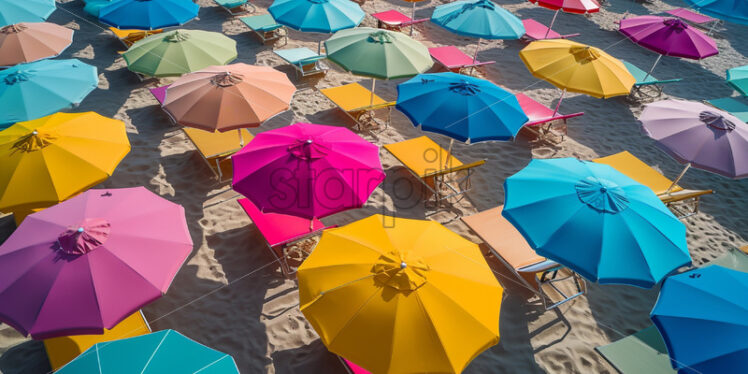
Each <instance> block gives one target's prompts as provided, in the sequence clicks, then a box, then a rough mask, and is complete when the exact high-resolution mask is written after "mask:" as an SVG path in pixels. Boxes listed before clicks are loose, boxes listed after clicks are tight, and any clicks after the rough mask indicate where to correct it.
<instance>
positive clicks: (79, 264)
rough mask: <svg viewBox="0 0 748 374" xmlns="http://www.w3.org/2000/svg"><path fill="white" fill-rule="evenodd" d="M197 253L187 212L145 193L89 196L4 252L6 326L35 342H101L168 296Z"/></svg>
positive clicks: (1, 299)
mask: <svg viewBox="0 0 748 374" xmlns="http://www.w3.org/2000/svg"><path fill="white" fill-rule="evenodd" d="M191 251H192V239H191V237H190V233H189V230H188V229H187V222H186V220H185V216H184V208H182V206H180V205H177V204H174V203H172V202H170V201H167V200H164V199H162V198H161V197H159V196H157V195H155V194H154V193H152V192H150V191H148V190H146V189H145V188H143V187H135V188H122V189H108V190H90V191H87V192H84V193H83V194H81V195H79V196H76V197H74V198H72V199H70V200H68V201H65V202H63V203H61V204H58V205H55V206H53V207H50V208H47V209H45V210H43V211H41V212H37V213H34V214H31V215H29V216H28V217H27V218H26V220H24V222H23V223H22V224H21V225H20V227H19V228H18V229H17V230H16V231H15V232H13V234H12V235H11V236H10V238H8V240H6V241H5V243H3V244H2V245H1V246H0V320H2V321H3V322H5V323H7V324H8V325H10V326H12V327H14V328H15V329H16V330H18V331H19V332H21V333H22V334H24V335H26V334H31V336H32V337H33V338H35V339H46V338H50V337H55V336H65V335H77V334H101V333H103V332H104V329H105V328H106V329H111V328H112V327H114V326H115V325H116V324H117V323H119V322H120V321H121V320H122V319H124V318H125V317H127V316H129V315H130V314H132V313H133V312H135V311H136V310H138V309H140V308H141V307H142V306H143V305H145V304H148V303H150V302H151V301H153V300H155V299H158V298H159V297H161V295H163V294H164V293H166V290H167V289H168V288H169V285H170V284H171V281H172V279H173V278H174V276H175V275H176V273H177V271H178V270H179V268H180V267H181V266H182V263H183V262H184V261H185V259H187V255H189V254H190V252H191Z"/></svg>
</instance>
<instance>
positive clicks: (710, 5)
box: [686, 0, 748, 25]
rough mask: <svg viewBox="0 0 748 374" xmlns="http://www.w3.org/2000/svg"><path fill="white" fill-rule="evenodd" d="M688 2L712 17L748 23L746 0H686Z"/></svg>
mask: <svg viewBox="0 0 748 374" xmlns="http://www.w3.org/2000/svg"><path fill="white" fill-rule="evenodd" d="M686 3H688V4H689V5H691V6H692V7H694V8H696V9H698V10H699V12H701V13H704V14H707V15H710V16H712V17H716V18H719V19H723V20H726V21H730V22H733V23H738V24H741V25H748V2H746V1H745V0H686Z"/></svg>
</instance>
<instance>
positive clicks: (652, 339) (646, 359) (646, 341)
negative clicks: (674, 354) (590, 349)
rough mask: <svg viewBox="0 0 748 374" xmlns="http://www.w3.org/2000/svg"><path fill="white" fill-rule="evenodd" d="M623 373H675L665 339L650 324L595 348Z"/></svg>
mask: <svg viewBox="0 0 748 374" xmlns="http://www.w3.org/2000/svg"><path fill="white" fill-rule="evenodd" d="M595 349H596V350H597V352H598V353H600V355H601V356H603V357H604V358H605V359H606V360H608V362H610V364H611V365H613V367H615V368H616V369H617V370H618V371H619V372H621V373H622V374H675V373H676V370H675V369H673V367H672V366H671V365H670V356H669V355H668V353H667V347H666V346H665V341H664V340H663V339H662V336H661V335H660V332H659V331H658V330H657V328H656V327H655V326H649V327H647V328H646V329H644V330H641V331H639V332H637V333H635V334H633V335H629V336H627V337H625V338H623V339H620V340H618V341H616V342H613V343H610V344H607V345H602V346H599V347H596V348H595Z"/></svg>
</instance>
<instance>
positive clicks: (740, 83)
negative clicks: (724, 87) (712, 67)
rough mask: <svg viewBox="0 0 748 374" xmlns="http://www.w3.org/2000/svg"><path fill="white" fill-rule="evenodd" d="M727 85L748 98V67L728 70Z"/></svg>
mask: <svg viewBox="0 0 748 374" xmlns="http://www.w3.org/2000/svg"><path fill="white" fill-rule="evenodd" d="M727 83H729V84H730V86H732V87H733V88H735V89H736V90H737V91H738V92H740V93H741V94H743V96H748V65H745V66H741V67H737V68H732V69H728V70H727Z"/></svg>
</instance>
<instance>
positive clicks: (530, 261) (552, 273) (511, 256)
mask: <svg viewBox="0 0 748 374" xmlns="http://www.w3.org/2000/svg"><path fill="white" fill-rule="evenodd" d="M502 209H503V206H501V205H500V206H498V207H496V208H493V209H489V210H485V211H483V212H480V213H477V214H473V215H471V216H468V217H462V222H464V223H465V224H466V225H467V226H468V227H469V228H470V229H471V230H472V231H473V232H474V233H475V234H477V235H478V236H479V237H480V238H481V240H483V242H484V243H486V246H488V248H489V250H490V251H491V253H492V254H493V255H494V256H495V257H496V258H497V259H499V260H501V262H503V263H504V264H505V265H506V266H507V268H509V269H510V270H511V271H512V273H513V274H514V275H515V278H516V280H515V282H518V283H519V284H520V285H521V286H523V287H525V288H527V289H529V290H531V291H532V292H533V293H535V295H537V296H538V298H539V299H540V300H541V301H542V302H543V307H544V308H545V309H546V310H550V309H553V308H556V307H558V306H560V305H562V304H564V303H566V302H567V301H569V300H572V299H574V298H576V297H578V296H581V295H583V294H584V293H585V291H586V284H585V282H584V279H582V278H581V277H580V276H579V275H578V274H577V273H574V272H571V271H570V270H569V269H565V268H564V267H563V266H561V265H559V264H558V263H556V262H554V261H551V260H548V259H546V258H545V257H542V256H539V255H538V254H537V253H535V251H534V250H533V249H532V248H531V247H530V245H529V244H527V241H526V240H525V238H524V237H523V236H522V234H520V233H519V231H517V229H516V228H514V226H513V225H512V224H511V223H510V222H509V221H507V220H506V219H505V218H504V217H503V216H502V215H501V210H502ZM539 224H542V223H539ZM562 273H564V274H562ZM560 282H566V283H569V284H570V285H571V287H570V288H569V287H568V286H567V287H565V288H569V289H573V292H571V293H569V291H568V290H566V292H564V290H562V289H561V288H559V286H558V284H559V283H560ZM546 285H547V287H544V286H546ZM548 287H550V288H551V289H552V290H553V292H552V293H553V294H554V297H551V296H550V295H549V294H548V292H546V289H547V288H548ZM567 293H569V294H567Z"/></svg>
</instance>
